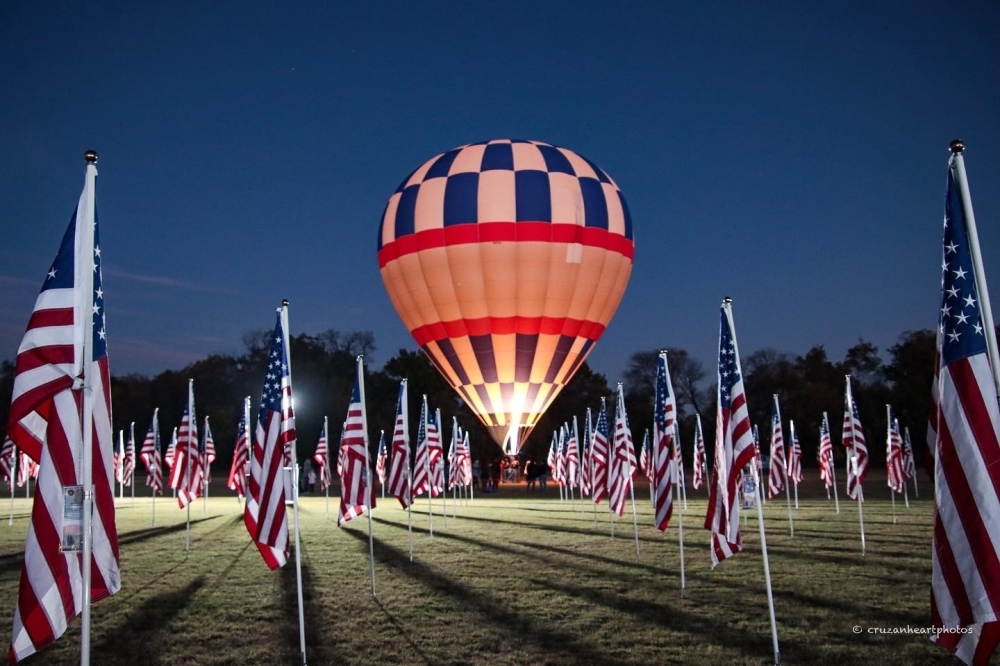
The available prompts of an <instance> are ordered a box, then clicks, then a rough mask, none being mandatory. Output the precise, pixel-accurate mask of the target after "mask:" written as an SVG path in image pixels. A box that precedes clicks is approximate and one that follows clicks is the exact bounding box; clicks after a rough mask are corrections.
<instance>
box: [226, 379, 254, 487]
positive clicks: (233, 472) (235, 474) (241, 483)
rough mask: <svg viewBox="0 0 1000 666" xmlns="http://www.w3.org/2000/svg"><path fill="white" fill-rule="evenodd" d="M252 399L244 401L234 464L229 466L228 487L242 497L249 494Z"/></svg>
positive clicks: (237, 433) (234, 452) (237, 434)
mask: <svg viewBox="0 0 1000 666" xmlns="http://www.w3.org/2000/svg"><path fill="white" fill-rule="evenodd" d="M249 457H250V398H249V396H248V397H246V398H244V399H243V416H242V417H241V418H240V423H239V425H238V426H237V428H236V445H235V446H234V447H233V463H232V465H230V466H229V478H228V479H226V487H227V488H229V489H230V490H232V491H233V492H235V493H236V494H237V495H239V496H240V497H243V496H245V495H246V493H247V488H246V486H247V484H246V479H247V472H249V469H250V459H249Z"/></svg>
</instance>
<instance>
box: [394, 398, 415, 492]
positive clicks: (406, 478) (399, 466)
mask: <svg viewBox="0 0 1000 666" xmlns="http://www.w3.org/2000/svg"><path fill="white" fill-rule="evenodd" d="M406 393H407V392H406V380H405V379H404V380H403V381H401V382H400V384H399V397H398V398H397V399H396V424H395V426H394V427H393V430H392V453H391V455H390V456H389V494H390V495H392V496H393V497H395V498H396V499H398V500H399V503H400V505H401V506H402V507H403V508H404V509H406V508H408V507H409V506H410V504H412V503H413V494H412V493H411V492H410V482H411V481H412V479H411V476H410V474H411V472H410V437H409V419H408V409H407V404H406V400H407V395H406Z"/></svg>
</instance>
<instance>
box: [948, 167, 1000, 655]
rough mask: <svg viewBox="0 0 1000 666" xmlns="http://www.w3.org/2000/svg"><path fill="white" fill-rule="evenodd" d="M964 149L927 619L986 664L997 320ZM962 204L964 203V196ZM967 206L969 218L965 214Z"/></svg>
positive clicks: (998, 533)
mask: <svg viewBox="0 0 1000 666" xmlns="http://www.w3.org/2000/svg"><path fill="white" fill-rule="evenodd" d="M964 187H965V165H964V162H963V160H962V155H961V153H960V152H956V154H954V155H953V156H952V159H951V162H950V163H949V169H948V190H947V198H946V201H945V219H944V250H943V259H942V278H941V288H942V293H941V310H940V322H939V328H938V352H939V357H940V361H941V362H940V366H939V367H938V368H936V369H935V370H936V375H937V376H936V381H935V385H936V386H937V396H936V397H937V402H936V405H937V414H936V416H937V418H936V419H935V421H936V423H935V426H936V427H935V432H936V433H937V438H936V447H935V448H936V456H935V457H936V459H937V465H936V467H935V479H934V481H935V493H934V500H935V512H934V548H933V551H932V558H931V571H932V573H931V620H932V624H933V625H934V626H936V627H943V628H946V629H951V630H954V629H956V628H958V627H968V628H969V629H971V633H968V634H959V633H945V634H940V635H938V636H937V643H938V645H941V646H942V647H944V648H946V649H948V650H950V651H951V652H954V653H955V654H956V655H957V656H958V657H959V658H961V659H962V660H963V661H965V662H966V663H968V664H986V663H987V662H989V661H990V656H991V655H992V654H993V652H994V650H995V649H996V647H997V643H998V641H1000V623H998V622H997V620H998V618H1000V553H998V552H997V544H998V543H1000V495H998V491H997V489H998V488H1000V465H997V464H996V461H997V460H998V459H1000V441H998V433H997V428H998V426H997V424H998V423H1000V409H998V406H997V389H996V384H995V383H994V382H995V377H994V371H993V368H992V367H991V365H990V359H989V354H988V352H987V340H986V336H985V334H987V332H988V330H989V329H990V328H992V322H991V321H989V319H988V318H986V317H984V312H988V305H989V302H988V300H986V299H987V298H988V297H987V294H986V293H985V291H984V290H981V289H980V285H983V286H985V284H986V278H985V276H983V275H978V274H977V273H976V271H977V268H976V267H977V266H981V265H982V264H981V260H980V261H976V259H977V258H978V257H974V255H973V253H974V252H976V251H977V250H978V248H973V246H972V243H973V242H976V235H975V225H974V219H973V218H972V217H971V214H972V204H971V202H970V200H969V198H968V191H962V190H963V188H964ZM963 204H964V205H963ZM967 215H968V217H967Z"/></svg>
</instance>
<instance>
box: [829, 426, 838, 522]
mask: <svg viewBox="0 0 1000 666" xmlns="http://www.w3.org/2000/svg"><path fill="white" fill-rule="evenodd" d="M830 474H831V475H832V477H833V505H834V506H835V507H837V515H838V516H839V515H840V497H839V496H838V494H837V466H836V465H834V464H833V442H832V441H831V442H830Z"/></svg>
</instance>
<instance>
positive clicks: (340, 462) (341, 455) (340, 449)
mask: <svg viewBox="0 0 1000 666" xmlns="http://www.w3.org/2000/svg"><path fill="white" fill-rule="evenodd" d="M345 430H347V421H344V422H343V423H342V424H341V425H340V440H339V441H338V443H337V478H338V479H340V484H341V485H343V484H344V459H345V456H346V455H347V452H346V451H345V450H344V431H345Z"/></svg>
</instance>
